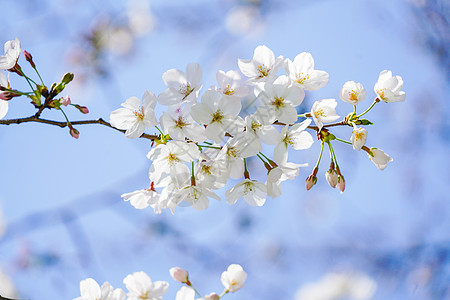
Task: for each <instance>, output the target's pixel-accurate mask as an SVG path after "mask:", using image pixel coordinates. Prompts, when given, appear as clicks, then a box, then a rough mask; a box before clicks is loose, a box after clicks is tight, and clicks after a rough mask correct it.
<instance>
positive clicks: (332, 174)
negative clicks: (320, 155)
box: [325, 169, 338, 188]
mask: <svg viewBox="0 0 450 300" xmlns="http://www.w3.org/2000/svg"><path fill="white" fill-rule="evenodd" d="M325 178H326V179H327V182H328V184H329V185H330V186H331V187H332V188H335V187H336V185H337V183H338V174H337V172H336V170H334V169H329V170H328V171H327V172H326V173H325Z"/></svg>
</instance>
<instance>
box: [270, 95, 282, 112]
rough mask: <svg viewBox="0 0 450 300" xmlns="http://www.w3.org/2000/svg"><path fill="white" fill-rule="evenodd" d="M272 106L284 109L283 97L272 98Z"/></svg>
mask: <svg viewBox="0 0 450 300" xmlns="http://www.w3.org/2000/svg"><path fill="white" fill-rule="evenodd" d="M271 104H272V105H273V106H275V107H276V108H277V109H278V108H280V107H284V106H285V105H284V98H283V97H274V100H273V101H272V103H271Z"/></svg>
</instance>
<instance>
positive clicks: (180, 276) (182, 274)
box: [169, 267, 189, 283]
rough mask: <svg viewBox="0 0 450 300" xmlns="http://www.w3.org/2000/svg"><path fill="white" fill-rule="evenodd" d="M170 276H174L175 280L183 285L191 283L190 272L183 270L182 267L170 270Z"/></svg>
mask: <svg viewBox="0 0 450 300" xmlns="http://www.w3.org/2000/svg"><path fill="white" fill-rule="evenodd" d="M169 272H170V276H172V278H173V279H175V280H176V281H178V282H181V283H187V282H189V278H188V277H189V275H188V272H187V271H186V270H185V269H182V268H180V267H174V268H172V269H170V270H169Z"/></svg>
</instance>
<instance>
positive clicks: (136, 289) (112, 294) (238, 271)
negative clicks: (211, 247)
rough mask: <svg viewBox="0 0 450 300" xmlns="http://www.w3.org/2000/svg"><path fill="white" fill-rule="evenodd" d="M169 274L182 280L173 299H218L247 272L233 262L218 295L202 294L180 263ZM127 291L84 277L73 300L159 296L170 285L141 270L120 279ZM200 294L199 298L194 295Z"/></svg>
mask: <svg viewBox="0 0 450 300" xmlns="http://www.w3.org/2000/svg"><path fill="white" fill-rule="evenodd" d="M169 272H170V275H171V276H172V278H173V279H174V280H176V281H178V282H181V283H183V284H185V286H183V287H181V288H180V289H179V291H178V292H177V295H176V298H175V300H218V299H219V298H221V297H223V296H224V295H226V294H227V293H229V292H232V293H234V292H236V291H238V290H240V289H241V288H242V287H243V286H244V285H245V280H246V279H247V273H246V272H245V271H244V270H243V269H242V267H241V266H240V265H237V264H232V265H230V266H229V267H228V269H227V270H226V271H224V272H223V273H222V276H221V278H220V280H221V282H222V284H223V286H224V290H223V292H222V293H221V294H220V295H219V294H217V293H210V294H208V295H205V296H204V297H202V296H201V295H200V293H199V292H198V291H197V289H196V288H195V287H194V286H193V284H192V282H191V281H190V280H189V275H188V272H187V271H186V270H184V269H182V268H180V267H174V268H172V269H170V271H169ZM123 283H124V284H125V286H126V288H127V290H128V293H125V291H124V290H122V289H120V288H116V289H114V287H113V286H112V285H111V284H110V283H109V282H104V283H103V284H102V286H100V285H99V284H98V283H97V282H96V281H95V280H94V279H92V278H87V279H85V280H82V281H81V282H80V293H81V296H80V297H77V298H74V299H73V300H125V299H126V300H140V299H147V300H162V298H163V296H164V294H166V293H167V291H168V289H169V283H168V282H166V281H155V282H154V281H152V280H151V278H150V277H149V276H148V275H147V274H146V273H145V272H143V271H141V272H135V273H133V274H130V275H128V276H126V277H125V278H124V280H123ZM197 297H199V298H197Z"/></svg>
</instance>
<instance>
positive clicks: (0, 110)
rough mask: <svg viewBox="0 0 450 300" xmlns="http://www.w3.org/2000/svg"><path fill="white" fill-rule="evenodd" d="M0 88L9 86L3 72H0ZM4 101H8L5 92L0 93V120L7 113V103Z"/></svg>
mask: <svg viewBox="0 0 450 300" xmlns="http://www.w3.org/2000/svg"><path fill="white" fill-rule="evenodd" d="M0 86H2V87H8V86H9V83H8V80H7V79H6V76H5V74H3V72H0ZM6 100H9V97H8V96H7V94H6V93H5V91H0V119H3V117H4V116H6V114H7V113H8V107H9V102H8V101H6Z"/></svg>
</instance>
